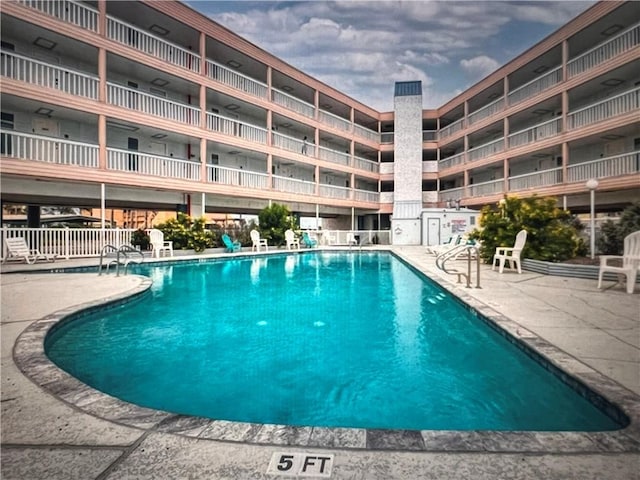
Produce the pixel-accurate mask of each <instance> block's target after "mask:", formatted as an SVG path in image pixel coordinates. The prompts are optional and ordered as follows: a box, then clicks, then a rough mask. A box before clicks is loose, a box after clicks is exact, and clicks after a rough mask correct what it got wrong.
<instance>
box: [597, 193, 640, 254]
mask: <svg viewBox="0 0 640 480" xmlns="http://www.w3.org/2000/svg"><path fill="white" fill-rule="evenodd" d="M638 230H640V202H635V203H632V204H631V205H629V206H628V207H627V208H625V209H624V210H623V211H622V215H620V220H619V221H618V222H613V221H611V220H607V221H606V222H604V223H603V224H602V225H601V226H600V237H599V238H598V239H597V240H596V244H597V246H598V251H599V252H600V253H602V254H603V255H622V250H623V248H624V237H626V236H627V235H629V234H630V233H633V232H637V231H638Z"/></svg>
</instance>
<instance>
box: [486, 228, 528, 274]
mask: <svg viewBox="0 0 640 480" xmlns="http://www.w3.org/2000/svg"><path fill="white" fill-rule="evenodd" d="M525 243H527V231H526V230H520V231H519V232H518V234H517V235H516V243H514V244H513V247H496V253H495V255H494V256H493V266H492V267H491V270H495V268H496V263H498V264H499V265H500V266H499V268H498V271H499V272H500V273H502V271H503V270H504V264H505V263H506V262H509V268H511V270H515V269H516V268H517V270H518V273H522V267H521V265H520V254H521V253H522V249H523V248H524V244H525Z"/></svg>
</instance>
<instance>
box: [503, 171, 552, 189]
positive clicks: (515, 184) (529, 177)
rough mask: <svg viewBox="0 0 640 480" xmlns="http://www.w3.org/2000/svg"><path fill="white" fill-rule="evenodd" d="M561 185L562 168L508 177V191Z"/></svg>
mask: <svg viewBox="0 0 640 480" xmlns="http://www.w3.org/2000/svg"><path fill="white" fill-rule="evenodd" d="M560 183H562V167H557V168H550V169H548V170H542V171H539V172H532V173H526V174H524V175H517V176H515V177H509V191H514V190H526V189H528V188H537V187H547V186H549V185H558V184H560Z"/></svg>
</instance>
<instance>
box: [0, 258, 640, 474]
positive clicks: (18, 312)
mask: <svg viewBox="0 0 640 480" xmlns="http://www.w3.org/2000/svg"><path fill="white" fill-rule="evenodd" d="M245 250H246V249H245ZM393 250H394V251H395V252H396V253H397V254H398V255H399V256H400V257H401V258H403V259H404V260H405V261H407V262H408V263H410V264H411V265H413V266H414V267H415V268H416V269H418V270H420V271H422V272H424V273H426V274H427V275H429V276H430V277H432V278H434V279H435V280H436V281H437V282H439V283H440V284H441V285H442V286H443V287H445V288H447V289H449V290H451V291H452V292H453V293H454V294H456V295H457V296H459V297H460V298H462V300H463V301H465V302H466V303H467V304H469V305H470V306H471V308H473V309H475V310H476V311H478V312H480V313H482V314H483V315H486V316H488V317H489V318H491V319H492V320H493V321H495V322H496V323H498V324H499V325H500V327H501V328H502V329H504V330H507V331H509V332H510V333H511V334H512V335H513V336H514V337H517V338H518V339H519V340H520V341H521V342H523V343H524V344H526V345H528V346H530V347H532V348H533V349H535V350H536V351H538V352H540V353H542V354H543V355H544V356H545V358H548V359H549V363H550V365H559V366H561V367H562V368H563V369H564V370H566V371H568V372H569V373H571V374H572V375H573V376H575V377H577V378H578V379H579V380H580V381H581V382H582V383H585V384H587V385H589V386H590V387H593V388H594V389H596V391H598V392H599V393H601V394H603V395H604V396H605V397H606V398H609V399H611V400H612V401H613V402H614V403H616V404H618V405H620V406H622V407H623V409H624V410H625V411H626V412H627V413H628V414H629V416H630V417H631V418H632V424H631V425H630V426H629V427H627V428H625V429H623V430H620V431H616V432H594V433H591V434H586V433H583V432H405V431H400V432H386V433H384V432H382V433H381V434H380V435H378V434H377V433H376V432H372V431H369V432H368V433H364V431H358V430H356V429H344V431H343V432H338V433H336V430H337V429H333V435H334V436H333V437H332V438H333V441H331V439H330V438H328V437H327V432H324V431H321V429H308V431H307V430H306V429H304V428H298V429H295V428H291V429H284V428H278V427H276V426H257V427H260V428H257V429H255V428H254V427H256V426H255V425H249V424H244V425H245V427H244V430H242V431H241V428H242V427H241V426H242V425H243V424H235V425H232V426H229V425H227V426H225V428H224V429H223V428H222V424H224V423H225V422H213V423H208V422H209V421H204V422H203V421H202V419H191V418H189V417H181V418H178V417H176V416H175V415H173V416H172V415H169V414H166V413H164V412H156V411H153V410H149V409H141V408H140V407H135V406H128V407H127V405H128V404H124V402H120V401H116V400H115V399H110V397H108V396H106V395H96V394H95V391H93V390H92V389H90V388H88V387H83V386H82V385H81V384H80V383H79V382H77V381H76V382H73V379H69V378H68V376H66V374H63V373H62V372H60V371H59V370H57V369H56V368H55V367H54V366H52V364H50V363H49V364H47V363H45V362H44V361H43V360H42V338H43V335H44V332H45V331H46V329H48V328H49V327H50V326H51V325H52V324H53V323H55V322H56V321H58V319H60V318H62V317H64V316H65V315H67V314H69V313H71V312H73V311H76V310H78V309H80V308H85V307H87V306H92V305H96V304H98V303H101V302H102V301H104V299H109V300H118V299H120V298H124V297H126V296H128V295H130V294H131V293H140V292H143V291H144V290H145V289H146V288H148V286H149V281H148V280H145V279H144V278H143V277H140V276H136V275H127V276H120V277H116V276H115V275H113V274H109V275H102V276H98V275H97V274H95V273H37V272H38V271H39V270H43V269H44V270H47V271H50V270H51V269H52V268H68V267H75V266H86V265H96V264H97V260H96V259H86V260H68V261H65V260H59V261H57V262H56V263H54V264H47V263H38V264H36V265H32V266H25V265H18V264H9V265H3V266H2V267H1V271H2V275H0V285H1V288H2V290H1V299H2V300H1V307H2V312H1V367H2V383H1V405H2V416H1V417H0V421H1V424H0V429H1V430H0V434H1V462H2V463H1V472H0V473H1V475H0V477H1V478H2V479H3V480H9V479H20V480H24V479H27V480H37V479H64V480H70V479H83V480H84V479H100V480H102V479H108V480H113V479H129V478H136V479H170V478H171V479H173V478H175V479H183V478H184V479H186V478H193V479H204V478H206V479H230V480H231V479H233V480H238V479H276V478H282V479H288V478H331V479H366V480H369V479H371V480H377V479H380V480H392V479H398V480H400V479H402V480H406V479H455V480H461V479H473V480H481V479H504V478H509V479H533V478H536V479H537V478H540V479H550V480H553V479H563V480H564V479H580V480H589V479H593V480H602V479H607V480H618V479H619V480H630V479H640V287H638V286H637V287H636V292H635V293H634V294H631V295H629V294H627V293H625V291H624V289H623V288H622V287H620V286H613V285H612V282H607V284H606V285H605V287H606V288H605V289H603V290H598V289H597V288H596V283H597V282H596V281H595V280H584V279H576V278H567V277H553V276H546V275H541V274H537V273H531V272H526V271H524V272H523V274H522V275H518V274H516V273H512V272H505V273H503V274H499V273H497V272H492V271H491V269H490V267H488V266H482V268H481V284H482V285H481V286H482V288H480V289H477V288H470V289H467V288H465V287H464V286H462V285H459V284H456V278H455V277H452V276H448V275H446V274H444V273H443V272H441V271H439V270H437V269H436V268H435V259H434V257H433V256H431V255H428V254H426V253H425V249H424V248H422V247H394V248H393ZM216 256H220V255H216ZM226 423H229V424H230V423H232V422H226ZM178 424H180V425H178ZM214 427H215V428H214ZM226 427H229V428H226ZM216 429H217V431H216V432H213V431H214V430H216ZM239 429H240V430H239ZM252 429H254V430H255V431H252V432H249V430H252ZM220 430H224V432H223V433H221V432H220ZM325 430H327V429H325ZM212 432H213V433H212ZM225 435H226V436H225ZM234 435H235V437H234ZM329 436H330V435H329ZM314 439H315V440H314ZM245 440H248V441H245ZM276 452H278V453H283V454H294V455H297V454H302V453H305V454H307V457H308V458H312V459H313V457H314V456H315V457H318V458H319V457H323V456H332V469H331V474H330V476H326V475H324V476H322V475H316V476H307V477H295V476H291V475H273V474H271V473H267V471H268V469H269V465H270V461H271V459H272V456H273V455H274V453H276ZM296 458H299V457H298V456H296ZM315 463H316V465H317V464H318V461H317V459H316V461H315ZM272 469H273V466H272ZM270 471H271V470H270ZM325 473H326V472H325Z"/></svg>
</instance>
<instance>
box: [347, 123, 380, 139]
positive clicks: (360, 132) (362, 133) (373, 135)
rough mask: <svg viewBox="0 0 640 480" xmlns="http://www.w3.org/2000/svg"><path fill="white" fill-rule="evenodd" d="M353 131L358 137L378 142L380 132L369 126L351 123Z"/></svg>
mask: <svg viewBox="0 0 640 480" xmlns="http://www.w3.org/2000/svg"><path fill="white" fill-rule="evenodd" d="M353 133H354V135H357V136H358V137H362V138H366V139H368V140H372V141H374V142H378V143H380V134H379V133H378V132H375V131H373V130H371V129H370V128H367V127H363V126H362V125H358V124H357V123H354V124H353Z"/></svg>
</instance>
